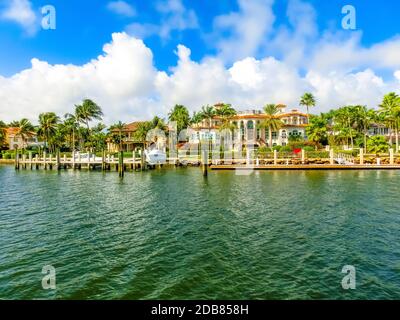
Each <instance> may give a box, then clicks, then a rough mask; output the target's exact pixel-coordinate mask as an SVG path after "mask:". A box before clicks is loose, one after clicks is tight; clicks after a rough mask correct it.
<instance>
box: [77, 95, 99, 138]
mask: <svg viewBox="0 0 400 320" xmlns="http://www.w3.org/2000/svg"><path fill="white" fill-rule="evenodd" d="M75 116H76V118H77V120H78V121H79V122H81V123H83V124H84V125H86V128H87V130H88V131H90V127H89V122H90V121H92V120H94V119H97V120H101V119H102V116H103V111H102V110H101V107H99V106H98V105H97V104H96V103H95V102H93V101H92V100H90V99H85V100H83V102H82V104H81V105H76V106H75Z"/></svg>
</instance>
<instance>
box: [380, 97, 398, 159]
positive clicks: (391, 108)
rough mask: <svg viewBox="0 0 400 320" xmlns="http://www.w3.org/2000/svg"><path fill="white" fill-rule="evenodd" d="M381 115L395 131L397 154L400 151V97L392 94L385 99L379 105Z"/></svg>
mask: <svg viewBox="0 0 400 320" xmlns="http://www.w3.org/2000/svg"><path fill="white" fill-rule="evenodd" d="M379 113H380V114H381V115H382V116H383V117H384V119H385V123H386V124H388V125H389V126H390V127H391V129H393V130H394V133H395V138H396V152H398V150H399V126H400V97H399V96H398V95H397V94H396V93H394V92H390V93H388V94H386V95H385V96H384V97H383V101H382V103H381V104H380V105H379Z"/></svg>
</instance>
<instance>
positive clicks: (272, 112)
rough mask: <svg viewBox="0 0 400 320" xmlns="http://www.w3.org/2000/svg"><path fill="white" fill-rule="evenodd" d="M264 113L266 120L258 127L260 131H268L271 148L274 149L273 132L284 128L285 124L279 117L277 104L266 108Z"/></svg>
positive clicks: (268, 105)
mask: <svg viewBox="0 0 400 320" xmlns="http://www.w3.org/2000/svg"><path fill="white" fill-rule="evenodd" d="M264 112H265V120H263V121H262V122H261V123H260V124H259V126H258V127H259V128H260V129H268V135H269V147H270V148H272V131H278V130H279V129H280V128H281V127H282V126H283V122H282V120H281V119H279V118H278V117H277V115H278V113H279V109H278V108H277V107H276V105H275V104H267V105H266V106H265V107H264Z"/></svg>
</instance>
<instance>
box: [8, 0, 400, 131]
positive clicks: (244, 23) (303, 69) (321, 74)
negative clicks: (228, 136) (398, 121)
mask: <svg viewBox="0 0 400 320" xmlns="http://www.w3.org/2000/svg"><path fill="white" fill-rule="evenodd" d="M49 5H50V6H52V7H53V8H54V9H55V19H53V20H51V21H55V29H46V28H44V27H43V26H42V22H43V21H42V20H45V22H46V21H48V20H46V18H47V15H46V13H45V14H43V13H42V8H43V7H45V6H49ZM345 5H351V6H352V7H353V8H354V10H355V29H346V28H343V23H342V22H343V19H344V18H345V17H346V14H347V13H348V12H346V13H342V9H343V7H344V6H345ZM399 9H400V2H398V1H397V0H384V1H377V0H368V1H367V0H347V1H342V0H330V1H323V0H308V1H307V0H155V1H143V0H142V1H138V0H136V1H134V0H85V1H78V0H69V1H64V0H0V120H3V121H7V122H8V121H12V120H19V119H21V118H28V119H30V120H32V121H33V122H36V121H37V118H38V114H39V113H41V112H47V111H53V112H56V113H57V114H59V115H64V114H65V113H67V112H72V111H73V109H74V105H75V104H78V103H79V102H80V101H82V100H83V99H84V98H90V99H93V100H94V101H96V102H97V103H98V104H99V105H100V106H101V107H102V109H103V111H104V113H105V118H104V121H105V122H106V123H107V124H111V123H113V122H116V121H119V120H121V121H123V122H131V121H136V120H146V119H150V118H152V117H153V116H155V115H159V116H161V117H166V115H167V114H168V111H169V110H170V109H171V108H172V107H173V106H174V105H175V104H184V105H186V106H187V107H188V108H189V110H190V111H191V112H193V111H198V110H200V109H201V107H202V106H203V105H207V104H215V103H217V102H226V103H231V104H232V105H233V106H234V107H235V108H236V109H238V110H246V109H261V108H262V107H263V106H264V105H265V104H267V103H284V104H286V105H288V108H300V109H302V108H301V107H299V105H298V104H299V103H298V102H299V99H300V96H301V95H302V94H303V93H304V92H312V93H313V94H314V95H315V97H316V100H317V106H316V107H315V108H314V110H313V112H315V113H319V112H324V111H328V110H329V109H332V108H338V107H341V106H343V105H349V104H362V105H367V106H369V107H371V108H373V107H376V106H377V105H378V104H379V103H380V101H381V100H382V96H383V95H384V94H385V93H387V92H391V91H395V92H398V93H400V91H399V84H400V54H399V53H400V35H399V33H400V31H399V30H400V28H399V27H400V23H399V22H397V21H398V18H397V16H396V14H397V12H399ZM346 21H347V22H348V20H346Z"/></svg>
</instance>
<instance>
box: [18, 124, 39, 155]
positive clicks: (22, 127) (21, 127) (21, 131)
mask: <svg viewBox="0 0 400 320" xmlns="http://www.w3.org/2000/svg"><path fill="white" fill-rule="evenodd" d="M17 128H18V136H20V137H21V139H22V151H24V149H25V143H26V140H27V138H28V137H29V136H32V132H33V131H34V129H35V128H34V127H33V125H32V123H31V122H30V121H29V120H28V119H26V118H24V119H22V120H21V121H19V122H18V126H17Z"/></svg>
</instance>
